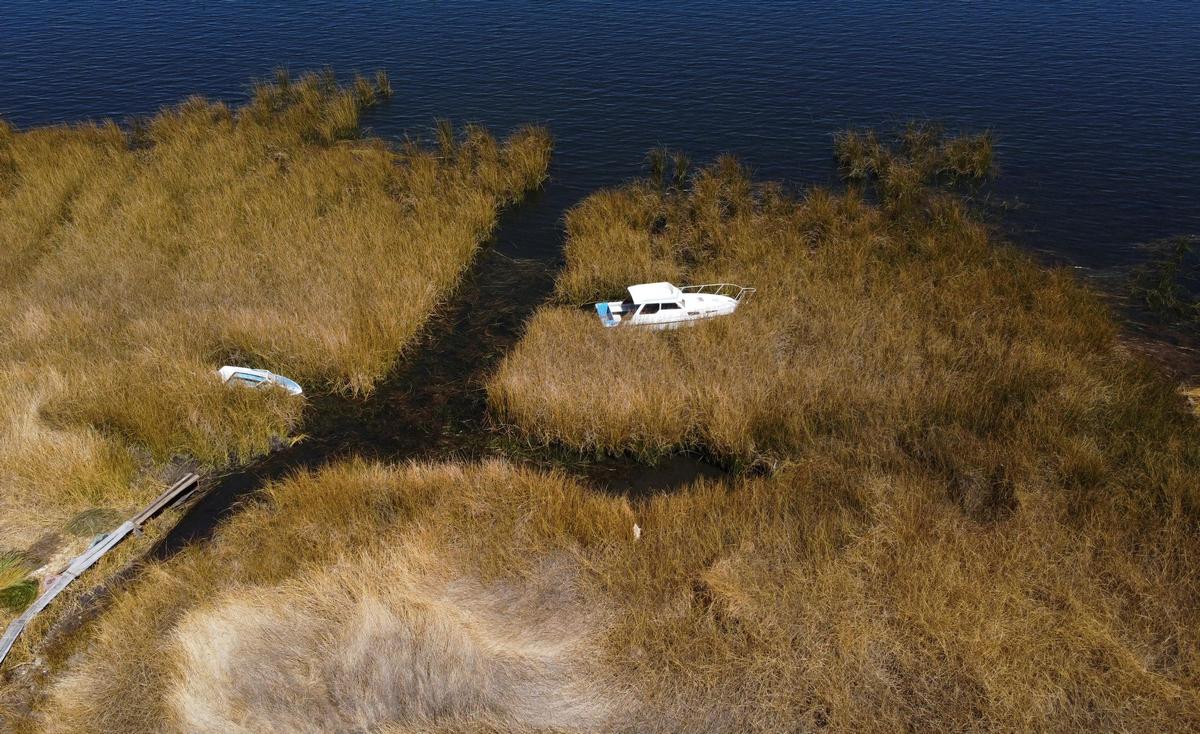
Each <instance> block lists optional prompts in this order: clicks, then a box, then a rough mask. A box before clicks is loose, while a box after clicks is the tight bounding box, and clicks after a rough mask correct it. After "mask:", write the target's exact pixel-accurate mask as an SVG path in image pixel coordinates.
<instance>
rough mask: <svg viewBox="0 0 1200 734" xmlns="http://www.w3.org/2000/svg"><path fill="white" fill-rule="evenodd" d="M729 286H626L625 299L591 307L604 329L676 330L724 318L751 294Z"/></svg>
mask: <svg viewBox="0 0 1200 734" xmlns="http://www.w3.org/2000/svg"><path fill="white" fill-rule="evenodd" d="M755 290H756V289H755V288H746V287H744V286H740V285H734V284H733V283H706V284H705V285H685V286H684V287H682V288H676V287H675V286H673V285H671V284H670V283H642V284H640V285H631V286H629V298H627V299H625V300H624V301H607V302H600V303H597V304H596V305H595V308H596V314H597V315H598V316H599V317H600V323H602V324H604V325H605V326H606V327H613V326H622V325H626V326H645V327H646V328H648V329H654V330H658V329H677V328H679V327H680V326H691V325H692V324H695V323H697V322H699V321H703V320H705V319H711V318H714V317H716V316H727V315H729V314H731V313H733V312H734V311H735V310H737V307H738V305H739V304H741V303H742V301H744V300H746V299H747V298H749V297H750V295H751V294H753V293H754V292H755Z"/></svg>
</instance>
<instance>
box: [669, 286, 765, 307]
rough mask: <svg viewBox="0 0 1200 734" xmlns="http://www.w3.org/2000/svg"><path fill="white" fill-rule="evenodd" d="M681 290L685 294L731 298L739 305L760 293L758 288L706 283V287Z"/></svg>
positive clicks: (685, 287) (688, 287)
mask: <svg viewBox="0 0 1200 734" xmlns="http://www.w3.org/2000/svg"><path fill="white" fill-rule="evenodd" d="M679 290H681V291H683V292H684V293H703V294H705V295H712V296H729V297H730V298H732V299H733V300H735V301H738V302H739V303H740V302H741V301H742V299H745V298H749V297H750V296H752V295H754V293H755V292H757V291H758V289H757V288H749V287H747V286H744V285H738V284H737V283H705V284H704V285H685V286H683V287H682V288H680V289H679Z"/></svg>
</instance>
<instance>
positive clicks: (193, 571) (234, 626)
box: [30, 462, 632, 732]
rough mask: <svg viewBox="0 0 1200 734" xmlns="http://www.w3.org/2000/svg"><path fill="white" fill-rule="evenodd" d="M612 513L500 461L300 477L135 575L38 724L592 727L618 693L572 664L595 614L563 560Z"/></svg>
mask: <svg viewBox="0 0 1200 734" xmlns="http://www.w3.org/2000/svg"><path fill="white" fill-rule="evenodd" d="M564 520H568V521H567V522H564ZM631 522H632V520H631V515H630V513H629V509H628V507H624V506H622V505H621V504H620V503H616V502H613V501H611V500H607V499H602V498H596V497H591V496H588V494H587V493H585V492H584V491H582V490H581V489H580V488H579V487H578V486H576V485H575V484H574V483H572V482H569V481H567V480H565V479H564V478H562V477H553V476H545V475H541V474H536V473H533V472H530V471H518V470H515V469H512V468H511V467H509V466H507V465H505V464H502V463H490V464H485V465H482V466H479V467H472V468H468V469H464V468H462V467H457V466H422V465H414V466H409V467H395V468H389V467H384V466H380V465H372V464H364V463H358V462H354V463H349V464H344V465H339V466H333V467H330V468H327V469H324V470H322V471H320V472H318V473H315V474H305V475H300V476H298V477H295V478H293V479H290V480H287V481H284V482H281V483H278V484H275V485H273V486H271V487H270V488H268V490H267V491H266V496H265V498H264V501H263V502H261V503H259V504H256V505H254V506H252V507H250V508H249V509H247V510H246V511H244V512H242V513H241V514H240V515H238V516H237V517H236V518H234V519H233V520H232V521H231V522H230V524H229V525H228V526H226V527H224V528H222V530H221V531H220V533H219V534H218V537H217V538H216V539H215V540H214V541H213V542H212V543H211V544H210V545H209V546H207V547H193V548H190V549H188V550H186V551H184V552H183V553H182V554H181V555H180V556H178V557H176V558H175V559H173V560H172V561H171V562H170V563H167V564H163V565H159V566H155V567H153V568H151V569H149V571H148V573H147V574H146V576H145V577H144V578H143V579H142V580H140V581H139V582H138V584H137V586H136V587H135V588H134V589H133V590H132V591H131V592H130V593H129V594H127V595H125V596H123V597H122V598H121V599H120V600H119V601H118V602H117V603H116V605H115V606H114V607H113V608H112V609H111V610H110V611H109V612H108V613H106V615H105V617H104V620H103V623H102V624H101V626H100V629H99V631H98V634H97V635H96V636H95V638H94V640H93V642H92V644H91V646H90V647H89V651H88V653H87V655H86V656H85V658H84V660H83V661H82V663H81V664H80V665H79V666H77V667H76V668H75V670H74V672H73V673H71V674H70V675H68V676H67V677H65V678H64V679H63V681H62V682H61V684H60V685H59V686H58V687H57V689H56V693H55V696H56V700H55V701H54V703H53V706H52V708H51V710H50V711H49V712H48V715H47V718H46V720H45V721H44V722H43V724H44V725H45V726H47V727H48V729H49V730H51V731H83V730H94V729H95V728H97V727H103V728H107V729H108V730H110V731H130V732H132V731H150V730H153V731H164V730H173V731H187V732H197V731H214V732H215V731H222V732H227V731H335V730H336V731H378V730H381V729H380V727H383V726H385V725H394V726H398V727H399V726H401V725H403V728H397V729H395V730H396V731H401V730H403V731H412V730H413V728H414V727H415V728H420V727H423V726H427V725H428V726H435V725H441V726H446V727H449V726H451V725H452V724H456V723H457V725H462V726H467V725H470V724H472V723H474V724H477V725H478V724H491V725H495V726H511V727H514V728H517V729H519V730H521V731H528V730H531V729H539V728H545V729H578V728H580V727H583V728H591V727H594V726H596V725H598V724H599V723H600V722H603V721H606V720H608V719H609V718H611V717H613V716H615V715H616V712H617V710H616V708H615V704H616V703H618V702H619V700H620V695H619V693H618V692H609V691H605V690H603V689H602V687H601V685H600V683H601V681H602V679H601V678H600V677H599V676H597V675H596V674H595V673H594V672H592V673H591V674H590V675H589V674H588V673H589V671H591V669H592V668H594V666H592V665H591V664H590V663H589V662H588V656H587V655H586V654H585V653H586V652H587V650H588V649H589V647H588V646H589V645H590V646H591V647H592V649H594V645H595V643H594V641H593V640H592V638H593V637H594V635H595V632H596V630H597V629H600V628H602V627H603V625H604V623H605V620H604V614H603V613H602V612H601V611H599V610H596V609H595V608H592V607H589V606H586V605H585V603H584V596H583V594H582V591H581V589H580V587H579V583H580V581H579V576H580V568H579V566H578V563H577V561H576V560H575V555H576V554H577V553H580V552H587V551H588V549H592V550H595V551H599V552H601V553H607V552H609V551H608V549H609V548H610V547H611V546H614V545H617V544H620V543H622V542H628V539H629V538H630V535H629V528H630V527H631V525H630V523H631ZM118 694H119V695H118ZM32 723H33V722H30V724H31V725H32Z"/></svg>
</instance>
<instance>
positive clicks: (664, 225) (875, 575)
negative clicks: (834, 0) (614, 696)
mask: <svg viewBox="0 0 1200 734" xmlns="http://www.w3.org/2000/svg"><path fill="white" fill-rule="evenodd" d="M880 141H881V137H880V136H878V135H876V134H874V133H870V132H867V133H856V134H848V135H846V136H843V137H841V138H839V139H838V154H839V159H840V161H841V162H842V164H843V167H844V169H843V170H844V171H845V172H846V175H847V179H848V181H849V188H848V190H847V191H846V192H844V193H834V192H831V191H826V190H823V189H814V190H810V191H808V192H807V193H805V194H804V195H803V196H802V197H801V198H799V199H796V200H794V199H792V198H790V197H788V196H785V195H783V194H782V193H781V192H780V190H779V188H778V187H775V186H772V185H769V184H766V185H763V184H756V183H754V182H752V181H751V179H750V177H749V175H748V173H747V172H746V171H745V170H744V169H743V168H742V167H740V166H739V165H738V164H737V163H736V162H735V161H733V160H732V159H722V160H719V161H718V162H716V163H715V164H713V165H711V166H709V167H708V168H705V169H703V170H701V171H699V172H698V173H697V174H695V175H694V176H693V177H692V178H691V180H690V183H689V185H688V186H687V187H685V188H682V189H681V188H679V187H675V186H669V187H667V186H663V185H661V184H659V183H657V182H655V181H649V182H634V183H632V184H629V185H627V186H625V187H622V188H620V189H616V190H611V191H605V192H600V193H598V194H596V195H594V196H592V197H590V198H589V199H588V200H587V201H585V202H583V203H582V204H581V205H580V206H578V207H577V208H576V209H575V210H574V211H572V212H571V214H570V216H569V217H568V220H567V224H568V237H569V239H568V243H567V260H568V262H567V267H566V269H565V271H564V272H563V274H562V276H561V278H560V280H559V294H560V297H561V300H562V301H563V302H565V303H568V304H574V303H580V302H586V301H591V300H596V299H599V298H606V297H617V296H619V295H620V294H621V291H622V289H623V288H624V286H626V285H628V284H630V283H636V282H643V281H654V280H664V279H665V280H672V281H674V282H677V283H681V282H683V283H686V282H714V281H733V282H739V283H744V284H748V285H754V286H757V287H758V289H759V291H758V293H757V294H756V296H755V299H754V300H752V301H750V302H749V303H748V304H747V305H745V306H744V307H742V308H741V309H740V310H739V311H738V312H737V313H736V314H735V315H734V316H732V317H729V318H727V319H722V320H719V321H716V322H712V323H706V324H704V325H702V326H700V327H697V328H694V329H688V330H683V331H679V332H669V333H647V332H639V331H637V330H623V329H615V330H606V329H603V328H601V327H600V326H599V324H597V323H596V319H595V316H594V315H592V314H589V313H584V312H580V311H577V310H575V309H574V308H570V307H554V306H551V307H546V308H543V309H542V310H541V311H539V312H538V313H537V314H536V315H535V316H534V318H533V320H532V322H531V324H530V325H529V328H528V332H527V335H526V336H525V338H524V339H523V341H522V342H521V343H520V344H519V345H518V346H517V348H516V349H515V350H514V351H513V353H512V354H511V355H510V356H509V357H508V358H507V359H506V361H505V362H504V364H503V365H502V367H501V369H500V370H499V372H498V374H497V375H496V377H495V378H494V379H493V381H492V383H491V384H490V386H489V394H490V398H491V401H492V404H493V405H494V406H495V408H496V409H497V412H498V413H499V415H501V416H502V417H503V418H504V419H505V420H507V421H509V422H511V423H513V424H515V425H516V426H517V427H519V428H520V429H521V431H522V432H524V434H525V435H527V436H528V437H529V440H531V441H535V442H546V443H561V444H565V445H568V446H572V447H577V448H581V449H584V450H593V451H606V452H618V453H619V452H634V453H638V454H640V455H643V456H646V457H648V458H653V457H654V456H656V455H661V454H662V453H665V452H667V451H671V450H674V449H677V448H679V447H691V448H694V449H698V450H700V451H703V452H705V453H708V454H710V455H715V456H717V457H719V458H722V459H724V460H726V461H728V462H730V463H733V464H734V465H741V466H745V465H747V464H756V463H757V464H763V465H767V466H770V467H774V468H775V469H776V471H775V473H774V475H773V476H771V477H770V478H768V479H762V480H756V481H753V482H746V483H743V484H741V485H740V486H738V487H737V488H735V489H734V490H732V491H731V492H729V493H725V492H724V491H714V490H712V489H709V490H706V491H696V492H690V493H684V494H681V495H677V496H672V497H663V498H656V499H655V500H654V501H653V502H652V503H651V504H650V506H649V508H648V511H651V512H654V513H655V517H656V519H655V520H651V519H649V518H647V519H646V520H645V527H646V528H647V535H646V538H647V539H648V541H649V542H648V545H647V546H646V547H645V548H644V551H645V553H646V555H645V558H644V562H645V563H646V566H645V567H643V568H641V569H639V570H638V571H628V572H627V573H621V574H613V575H612V577H613V578H628V579H636V581H630V583H629V587H626V588H621V589H620V591H619V592H614V594H613V596H614V598H619V599H621V600H622V603H624V602H625V601H628V600H632V599H636V600H637V602H638V603H637V604H634V605H632V606H631V609H633V610H636V611H632V612H630V613H628V614H625V615H621V616H620V617H619V619H620V620H621V622H619V623H618V625H617V626H616V628H615V631H614V632H613V633H612V634H611V635H610V637H609V643H610V645H611V648H610V649H611V650H612V654H613V655H614V656H615V657H614V660H621V659H624V660H625V661H628V660H629V656H631V655H634V654H635V653H636V654H637V655H638V658H637V659H638V660H639V664H638V670H639V673H640V674H641V675H644V676H647V677H648V678H649V679H651V680H652V681H653V682H644V683H643V684H642V688H643V690H646V691H649V692H653V696H654V704H655V706H656V707H661V708H662V710H674V709H673V707H674V706H677V705H681V702H685V701H688V702H691V703H690V704H682V706H683V708H684V709H685V710H687V709H688V706H689V705H691V706H695V707H696V708H695V710H696V711H702V712H705V713H704V714H697V716H698V717H703V716H716V715H717V714H715V713H713V712H714V710H720V711H723V712H725V713H724V714H723V715H724V716H726V717H727V718H725V719H722V720H720V721H721V722H722V723H721V724H720V725H718V726H715V727H714V728H717V729H723V730H731V731H736V730H746V729H761V730H779V729H788V728H789V727H791V726H795V727H796V728H813V729H820V728H830V729H834V730H839V731H861V730H867V729H872V730H884V731H895V730H899V729H912V728H917V729H931V730H973V729H988V730H1013V731H1015V730H1029V729H1036V730H1064V729H1072V730H1097V729H1120V730H1136V731H1162V730H1181V731H1182V730H1188V729H1191V728H1194V727H1195V726H1196V725H1197V722H1198V721H1200V718H1198V717H1200V698H1198V695H1197V692H1198V688H1200V678H1198V677H1197V670H1200V667H1197V666H1198V663H1200V646H1198V640H1197V636H1196V633H1195V630H1196V629H1197V624H1198V623H1200V588H1198V586H1197V582H1196V573H1197V570H1200V569H1198V568H1197V565H1196V558H1197V557H1198V553H1200V545H1198V544H1197V540H1196V538H1197V535H1196V531H1197V519H1198V514H1197V513H1198V507H1197V502H1198V500H1200V426H1198V425H1197V423H1196V421H1195V419H1194V417H1193V416H1191V415H1189V414H1188V412H1187V410H1186V406H1185V405H1184V403H1183V401H1182V400H1181V399H1180V397H1179V396H1178V395H1177V394H1176V392H1175V389H1174V386H1173V385H1171V384H1169V383H1168V382H1167V381H1166V380H1165V379H1164V378H1162V377H1161V376H1159V375H1158V374H1156V373H1155V372H1154V371H1153V370H1152V369H1150V368H1149V367H1148V366H1147V365H1145V364H1143V363H1141V362H1139V361H1138V359H1136V358H1135V357H1133V356H1131V355H1130V354H1129V353H1127V352H1126V351H1125V350H1124V349H1122V348H1121V347H1120V346H1119V344H1118V342H1117V340H1116V338H1115V334H1116V329H1115V326H1114V323H1113V321H1112V319H1111V318H1110V316H1109V314H1108V313H1107V311H1106V309H1105V308H1103V307H1102V306H1101V305H1100V304H1099V302H1098V301H1097V299H1096V298H1094V297H1093V296H1092V295H1091V294H1090V293H1088V292H1087V291H1086V290H1085V289H1084V288H1082V287H1081V286H1080V285H1079V284H1078V283H1077V282H1076V281H1075V280H1074V279H1073V278H1072V277H1071V276H1070V275H1069V274H1068V273H1066V272H1062V271H1056V270H1048V269H1045V268H1042V267H1039V266H1037V265H1036V264H1034V263H1033V262H1032V261H1031V260H1030V259H1029V258H1028V257H1027V256H1025V255H1022V254H1020V253H1018V252H1015V251H1013V250H1011V249H1009V248H1007V247H1004V246H1001V245H997V244H995V243H994V242H992V241H991V236H990V234H989V232H988V231H987V229H986V228H985V227H984V226H982V225H981V224H980V223H979V222H978V221H977V220H976V219H975V218H974V217H973V216H972V214H971V213H970V212H969V211H968V210H967V208H966V207H965V206H964V205H963V204H962V202H961V201H960V200H959V199H958V198H957V197H956V196H953V195H951V194H950V193H948V192H947V189H946V188H945V187H946V186H949V187H952V188H953V187H958V186H960V185H963V184H964V183H966V184H969V181H967V182H964V181H963V180H962V179H963V177H964V176H965V177H975V176H976V175H982V174H986V172H987V165H986V164H987V162H988V161H989V160H990V143H989V141H988V140H987V139H986V138H966V139H963V138H951V139H946V138H944V137H943V136H942V135H941V134H940V132H936V133H931V132H930V128H928V126H913V127H910V128H908V129H907V130H906V131H904V132H903V133H902V134H901V135H899V136H898V137H897V139H896V142H894V143H886V142H880ZM868 201H877V202H879V205H878V206H876V205H872V204H869V203H868ZM630 587H632V588H630ZM684 651H686V652H684ZM718 701H719V702H720V703H716V702H718ZM710 702H711V703H710ZM680 715H686V714H680ZM669 721H670V719H669V718H667V717H664V719H663V720H661V721H659V722H658V724H657V726H655V727H653V728H658V729H662V730H669V729H673V728H676V727H674V726H672V725H671V724H670V723H668V722H669ZM704 721H707V722H709V723H711V722H712V721H713V720H712V719H704ZM699 725H700V724H699V723H698V722H697V726H699ZM679 728H684V729H686V728H687V727H679Z"/></svg>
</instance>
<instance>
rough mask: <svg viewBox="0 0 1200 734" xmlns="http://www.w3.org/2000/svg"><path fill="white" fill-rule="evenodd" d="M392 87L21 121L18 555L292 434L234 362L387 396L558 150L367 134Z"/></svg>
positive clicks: (3, 389)
mask: <svg viewBox="0 0 1200 734" xmlns="http://www.w3.org/2000/svg"><path fill="white" fill-rule="evenodd" d="M388 93H390V86H389V83H388V81H387V77H386V75H382V74H381V75H378V76H377V77H376V79H375V81H374V82H370V81H367V80H366V79H364V78H362V77H359V78H357V80H356V82H355V83H354V84H353V85H352V86H350V87H348V88H341V87H339V86H338V85H337V83H336V80H335V79H334V77H333V76H332V74H329V73H323V74H319V75H308V76H305V77H302V78H299V79H292V78H290V77H289V76H288V75H287V74H286V73H283V72H281V73H279V74H277V76H276V78H275V79H274V81H272V82H263V83H260V84H258V85H256V86H255V88H254V94H253V97H252V99H251V100H250V102H249V103H248V104H246V105H245V106H244V107H242V108H240V109H236V110H233V109H229V108H228V107H226V106H225V105H224V104H221V103H214V102H209V101H206V100H203V99H198V98H196V99H190V100H188V101H186V102H184V103H183V104H181V105H179V106H178V107H175V108H172V109H166V110H163V111H162V112H161V113H160V114H159V115H157V116H156V117H154V118H153V119H152V120H149V121H148V122H145V123H142V124H139V125H138V126H137V127H136V129H135V130H134V131H133V132H130V133H126V132H124V131H122V130H121V129H119V128H118V127H116V126H115V125H112V124H110V123H103V124H83V125H75V126H70V127H48V128H38V129H31V130H27V131H15V130H13V129H12V128H11V127H9V126H7V125H4V126H2V127H0V291H2V292H3V294H4V298H3V299H0V355H2V356H0V514H2V515H3V516H4V518H5V520H4V523H3V524H2V527H0V546H13V547H23V546H24V545H26V544H28V543H29V542H31V541H32V540H33V539H34V538H35V537H37V534H38V533H39V532H41V531H43V530H45V529H47V528H53V527H55V526H56V525H58V524H61V521H62V520H63V519H64V518H66V517H69V516H70V515H72V514H74V513H75V512H77V511H79V510H81V509H84V508H86V507H91V506H96V505H98V504H107V505H109V506H116V507H128V506H130V505H131V504H132V503H133V502H134V501H135V500H140V499H142V498H144V497H146V496H148V494H149V493H150V492H151V491H152V489H151V488H150V486H149V485H152V484H153V482H152V481H150V480H149V479H148V477H149V476H150V471H149V470H152V469H153V468H154V467H155V466H157V465H160V464H161V463H162V462H164V461H167V460H170V459H171V458H172V457H175V456H181V455H182V456H188V457H193V458H196V459H199V460H200V461H202V462H204V463H206V464H210V465H221V464H225V463H228V462H230V461H235V460H238V459H244V458H246V457H248V456H251V455H253V454H256V453H259V452H262V451H265V450H266V449H267V448H268V446H269V444H270V441H271V440H272V437H275V436H280V435H286V434H287V432H288V431H289V428H290V427H292V426H293V425H294V423H295V422H296V419H297V417H298V415H299V411H300V409H301V405H302V402H301V401H298V400H293V399H289V398H287V397H286V396H284V395H282V394H276V393H273V392H261V391H257V392H256V391H249V390H231V389H226V388H225V387H224V386H222V385H220V384H218V383H217V381H216V379H215V378H214V376H213V371H214V370H215V368H216V367H218V366H220V365H221V364H223V363H226V362H240V363H249V364H251V365H253V366H258V367H265V368H268V369H271V370H274V371H277V372H280V373H282V374H286V375H289V376H291V377H293V378H295V379H297V380H299V381H300V382H301V383H303V384H304V385H305V386H307V387H308V388H310V389H317V390H320V389H341V390H353V391H358V392H367V391H370V390H371V388H372V386H373V385H374V383H375V382H376V380H378V379H379V378H380V377H381V376H382V375H383V374H384V373H385V371H386V370H387V369H388V368H389V366H390V365H391V364H392V363H393V362H394V360H395V359H396V357H397V355H398V354H399V353H400V352H401V351H403V349H404V348H405V347H406V345H408V344H409V343H410V342H411V341H412V338H413V336H414V335H415V334H416V333H417V332H418V330H419V329H420V328H421V327H422V325H423V324H424V322H425V318H426V316H427V315H428V314H429V312H430V311H431V309H432V308H433V307H434V305H435V304H436V303H437V302H438V300H439V299H441V298H443V297H444V296H445V295H446V293H447V292H448V291H449V290H450V289H451V288H453V286H454V285H455V283H456V282H457V280H458V277H459V275H460V273H461V272H462V270H463V269H464V268H465V267H466V266H467V264H468V263H469V262H470V260H471V258H472V256H473V254H474V252H475V251H476V248H477V247H478V245H479V243H480V242H481V240H483V239H484V238H485V237H486V236H487V235H488V234H489V233H490V231H491V230H492V228H493V226H494V224H495V221H496V214H497V210H498V208H499V207H500V206H502V205H504V204H507V203H510V202H512V201H515V200H517V199H519V198H520V197H521V196H522V195H523V193H524V192H525V191H527V190H528V189H530V188H533V187H536V186H538V185H539V184H540V183H541V181H542V180H543V178H544V177H545V172H546V167H547V164H548V159H549V152H550V145H549V137H548V135H547V133H546V132H545V131H544V130H542V129H538V128H524V129H521V130H519V131H517V132H515V133H514V134H513V135H512V136H511V137H509V138H508V139H506V140H504V141H503V142H497V141H496V140H495V139H494V138H492V137H491V136H490V135H489V134H488V133H487V132H486V131H484V130H482V129H479V128H469V129H467V130H465V131H464V132H463V133H462V134H461V136H460V137H461V141H460V142H459V144H458V145H456V147H455V150H454V151H453V152H452V153H449V154H448V153H446V152H445V151H432V150H426V149H423V148H421V147H419V146H417V145H415V144H409V145H407V146H406V147H405V148H404V149H403V150H399V151H397V150H393V149H391V148H389V147H388V146H386V145H385V144H383V143H382V142H380V141H377V140H370V139H362V138H361V137H360V134H359V128H358V115H359V111H360V110H361V109H362V108H363V107H364V106H366V105H370V104H373V103H375V102H376V101H378V100H379V99H380V98H381V97H383V96H386V95H387V94H388Z"/></svg>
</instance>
